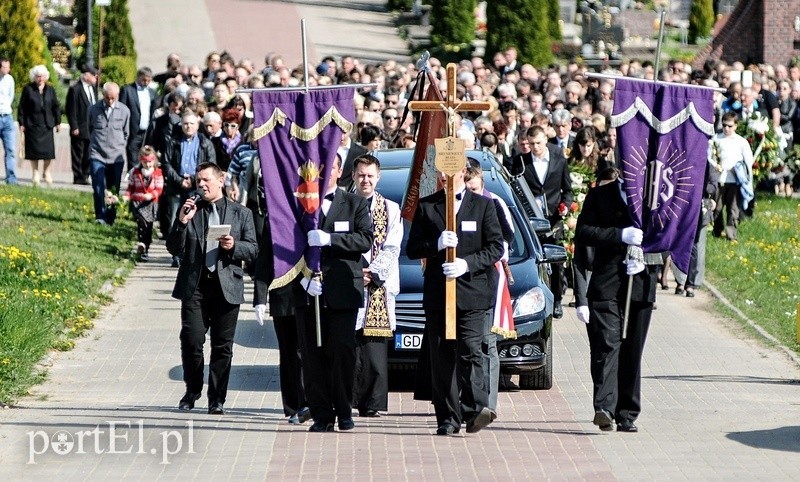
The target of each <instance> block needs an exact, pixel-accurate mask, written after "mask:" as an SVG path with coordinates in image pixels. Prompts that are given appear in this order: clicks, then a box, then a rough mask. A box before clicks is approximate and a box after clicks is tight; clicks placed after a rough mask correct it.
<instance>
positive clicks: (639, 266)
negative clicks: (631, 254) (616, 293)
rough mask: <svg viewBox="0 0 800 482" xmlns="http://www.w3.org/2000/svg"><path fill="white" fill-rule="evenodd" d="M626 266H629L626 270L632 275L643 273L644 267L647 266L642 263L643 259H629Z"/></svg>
mask: <svg viewBox="0 0 800 482" xmlns="http://www.w3.org/2000/svg"><path fill="white" fill-rule="evenodd" d="M625 266H627V267H628V268H627V270H626V272H627V273H628V275H630V276H633V275H635V274H638V273H641V272H642V271H644V268H645V266H644V263H642V262H641V261H635V260H629V261H627V262H626V263H625Z"/></svg>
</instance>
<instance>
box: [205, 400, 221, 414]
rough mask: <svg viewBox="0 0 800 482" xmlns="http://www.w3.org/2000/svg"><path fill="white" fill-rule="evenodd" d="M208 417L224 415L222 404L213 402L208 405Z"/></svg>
mask: <svg viewBox="0 0 800 482" xmlns="http://www.w3.org/2000/svg"><path fill="white" fill-rule="evenodd" d="M208 414H209V415H224V414H225V410H223V409H222V402H219V401H214V402H211V403H209V404H208Z"/></svg>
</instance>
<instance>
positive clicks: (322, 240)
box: [308, 229, 331, 246]
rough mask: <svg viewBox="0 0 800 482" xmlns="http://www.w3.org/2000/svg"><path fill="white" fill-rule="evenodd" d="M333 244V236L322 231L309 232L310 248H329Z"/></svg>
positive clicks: (313, 230)
mask: <svg viewBox="0 0 800 482" xmlns="http://www.w3.org/2000/svg"><path fill="white" fill-rule="evenodd" d="M330 244H331V235H330V234H328V233H326V232H325V231H323V230H321V229H312V230H311V231H309V232H308V245H309V246H329V245H330Z"/></svg>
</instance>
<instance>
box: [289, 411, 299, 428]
mask: <svg viewBox="0 0 800 482" xmlns="http://www.w3.org/2000/svg"><path fill="white" fill-rule="evenodd" d="M289 423H290V424H292V425H300V418H299V417H298V416H297V414H296V413H295V414H294V415H292V416H290V417H289Z"/></svg>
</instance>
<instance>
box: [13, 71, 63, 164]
mask: <svg viewBox="0 0 800 482" xmlns="http://www.w3.org/2000/svg"><path fill="white" fill-rule="evenodd" d="M17 114H18V115H17V117H18V119H19V123H20V125H22V126H24V127H25V158H26V159H30V160H41V159H44V160H50V159H55V157H56V147H55V139H54V137H53V128H54V127H55V126H56V125H58V124H59V123H60V122H61V106H60V105H59V104H58V97H57V96H56V91H55V89H54V88H53V87H51V86H50V85H45V86H44V89H43V90H42V92H39V88H38V87H37V86H36V84H33V83H30V84H28V85H26V86H25V88H24V89H22V95H20V100H19V108H18V110H17Z"/></svg>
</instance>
